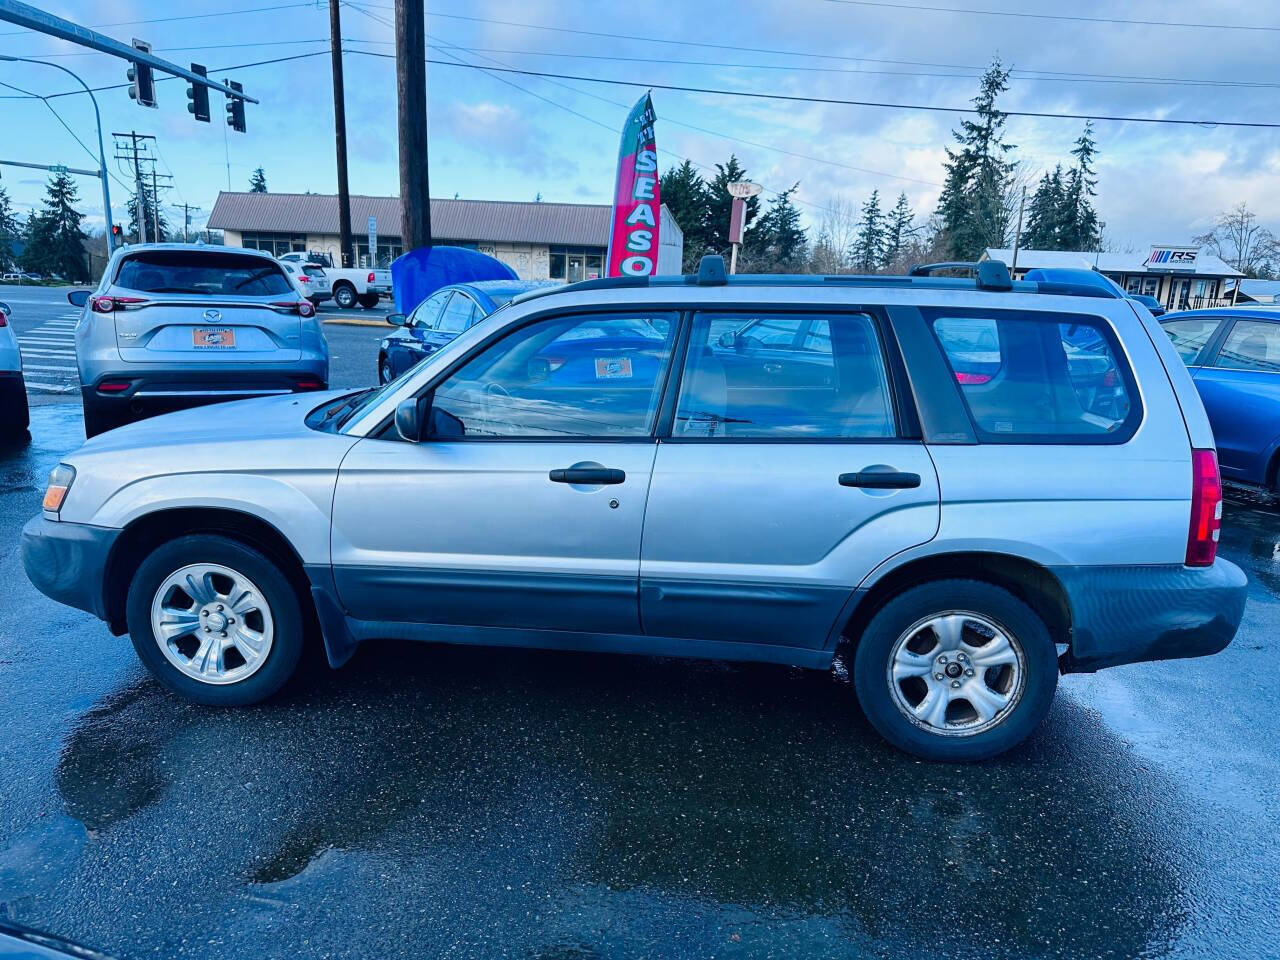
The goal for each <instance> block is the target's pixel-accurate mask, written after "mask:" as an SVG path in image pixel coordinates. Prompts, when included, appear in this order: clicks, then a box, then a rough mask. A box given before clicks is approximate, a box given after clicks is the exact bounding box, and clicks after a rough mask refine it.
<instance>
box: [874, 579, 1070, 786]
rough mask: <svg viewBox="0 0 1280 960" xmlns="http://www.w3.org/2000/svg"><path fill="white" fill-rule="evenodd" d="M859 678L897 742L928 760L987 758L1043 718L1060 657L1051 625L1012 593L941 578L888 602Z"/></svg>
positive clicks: (880, 724) (878, 723)
mask: <svg viewBox="0 0 1280 960" xmlns="http://www.w3.org/2000/svg"><path fill="white" fill-rule="evenodd" d="M853 674H854V686H855V688H856V689H857V692H858V700H859V702H860V703H861V705H862V709H863V712H864V713H865V714H866V715H867V719H868V720H869V721H871V725H872V726H874V727H875V728H876V730H877V731H879V733H880V734H881V736H883V737H884V738H885V739H886V740H888V741H889V742H890V743H891V744H893V745H894V746H895V747H898V748H899V749H900V750H905V751H906V752H907V753H911V754H914V755H915V756H918V757H922V758H924V759H926V760H943V761H969V760H984V759H986V758H988V757H993V756H995V755H996V754H999V753H1003V752H1004V751H1005V750H1008V749H1010V748H1011V747H1013V746H1015V745H1017V744H1019V743H1021V742H1022V741H1023V740H1025V739H1026V738H1027V737H1028V736H1029V735H1030V734H1031V732H1032V731H1033V730H1034V729H1035V728H1036V727H1037V726H1038V725H1039V724H1040V721H1042V720H1043V719H1044V717H1045V714H1046V713H1048V711H1049V706H1050V704H1051V703H1052V702H1053V695H1054V691H1055V690H1056V689H1057V685H1058V658H1057V651H1056V649H1055V647H1054V644H1053V640H1052V638H1051V637H1050V635H1049V629H1048V627H1046V626H1045V623H1044V621H1043V620H1041V619H1040V617H1039V616H1038V615H1037V614H1036V613H1035V611H1033V610H1032V609H1031V608H1030V607H1028V606H1027V605H1026V604H1025V603H1023V602H1022V601H1021V600H1019V599H1018V598H1017V597H1015V596H1014V595H1013V594H1011V593H1010V592H1009V591H1007V590H1004V589H1002V588H1001V587H997V586H995V585H993V584H990V583H985V582H982V581H977V580H938V581H934V582H932V583H925V584H921V585H920V586H917V587H913V588H911V589H910V590H907V591H905V592H903V593H901V594H899V595H898V596H896V597H894V598H893V599H892V600H890V601H889V602H888V603H886V604H885V605H884V606H883V607H881V608H880V610H879V612H877V613H876V615H875V616H874V617H872V619H871V622H870V623H869V624H868V625H867V628H866V630H865V631H864V632H863V634H862V637H861V639H860V640H859V642H858V648H857V652H856V654H855V656H854V666H853Z"/></svg>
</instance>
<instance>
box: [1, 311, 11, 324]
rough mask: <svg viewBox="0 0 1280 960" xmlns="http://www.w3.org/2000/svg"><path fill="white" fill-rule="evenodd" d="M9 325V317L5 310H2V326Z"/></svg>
mask: <svg viewBox="0 0 1280 960" xmlns="http://www.w3.org/2000/svg"><path fill="white" fill-rule="evenodd" d="M8 325H9V318H8V317H7V316H5V314H4V311H2V310H0V327H7V326H8Z"/></svg>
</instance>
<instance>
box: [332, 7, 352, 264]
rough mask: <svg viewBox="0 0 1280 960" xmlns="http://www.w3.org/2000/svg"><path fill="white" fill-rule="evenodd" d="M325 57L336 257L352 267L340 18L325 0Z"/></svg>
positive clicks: (336, 11) (345, 99)
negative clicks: (329, 79)
mask: <svg viewBox="0 0 1280 960" xmlns="http://www.w3.org/2000/svg"><path fill="white" fill-rule="evenodd" d="M329 56H330V60H331V62H332V64H333V141H334V147H335V148H336V149H337V151H338V255H339V259H340V263H341V265H342V266H344V267H351V266H354V265H355V257H354V254H353V253H352V250H351V193H350V191H349V189H348V188H347V102H346V101H347V98H346V94H345V93H344V92H343V84H342V16H341V14H340V13H339V0H329Z"/></svg>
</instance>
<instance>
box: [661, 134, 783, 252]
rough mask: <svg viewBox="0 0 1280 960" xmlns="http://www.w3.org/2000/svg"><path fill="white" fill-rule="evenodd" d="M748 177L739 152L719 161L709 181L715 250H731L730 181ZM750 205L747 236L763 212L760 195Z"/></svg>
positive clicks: (745, 222)
mask: <svg viewBox="0 0 1280 960" xmlns="http://www.w3.org/2000/svg"><path fill="white" fill-rule="evenodd" d="M746 179H747V171H746V168H745V167H743V166H742V164H741V163H739V162H738V158H737V157H736V156H732V155H731V156H730V157H729V160H728V162H727V163H717V164H716V175H715V176H714V177H712V178H711V182H710V183H709V184H707V194H708V196H707V220H706V231H707V233H706V240H707V247H708V248H709V249H710V250H711V251H712V252H714V253H721V254H724V255H725V256H726V257H727V256H728V254H729V212H730V210H731V208H732V206H733V197H731V196H729V184H731V183H738V182H739V181H742V180H746ZM664 199H665V198H664ZM745 203H746V209H745V210H744V211H743V216H742V231H743V240H744V241H746V240H747V239H748V235H749V234H750V231H751V224H752V221H754V220H755V218H756V214H757V213H759V212H760V198H759V197H748V198H747V200H746V201H745Z"/></svg>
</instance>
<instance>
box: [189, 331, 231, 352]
mask: <svg viewBox="0 0 1280 960" xmlns="http://www.w3.org/2000/svg"><path fill="white" fill-rule="evenodd" d="M191 346H192V348H193V349H196V350H234V349H235V348H236V331H235V328H234V327H194V328H192V330H191Z"/></svg>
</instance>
